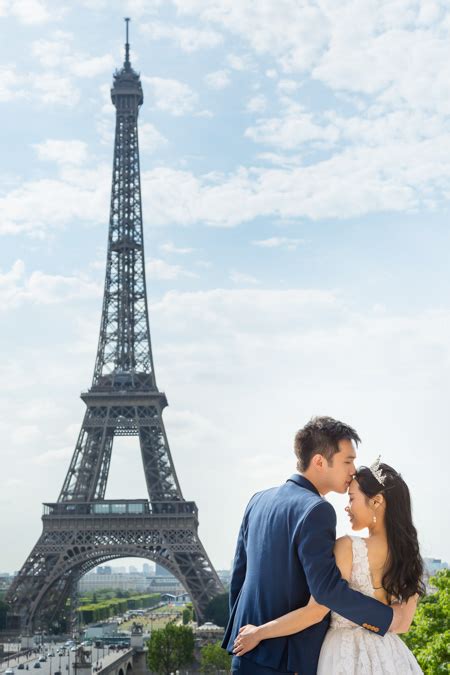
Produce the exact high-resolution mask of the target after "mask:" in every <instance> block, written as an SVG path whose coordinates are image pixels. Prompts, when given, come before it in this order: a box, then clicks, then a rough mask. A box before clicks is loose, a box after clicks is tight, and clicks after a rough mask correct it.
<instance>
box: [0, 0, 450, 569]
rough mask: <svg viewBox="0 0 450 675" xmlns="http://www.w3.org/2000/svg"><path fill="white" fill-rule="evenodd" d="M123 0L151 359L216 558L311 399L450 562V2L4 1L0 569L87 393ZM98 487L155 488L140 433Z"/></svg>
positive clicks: (184, 476)
mask: <svg viewBox="0 0 450 675" xmlns="http://www.w3.org/2000/svg"><path fill="white" fill-rule="evenodd" d="M124 16H130V17H131V19H132V23H131V26H130V42H131V60H132V63H133V66H134V67H135V68H136V69H137V70H138V71H140V73H141V77H142V83H143V88H144V105H143V107H142V109H141V114H140V118H139V124H140V148H141V170H142V195H143V209H144V224H145V245H146V270H147V284H148V297H149V305H150V322H151V331H152V339H153V351H154V359H155V367H156V376H157V381H158V385H159V387H160V389H162V390H164V391H165V392H166V393H167V396H168V400H169V404H170V406H169V408H168V409H167V410H166V412H165V417H164V419H165V423H166V427H167V432H168V435H169V440H170V444H171V449H172V453H173V456H174V460H175V464H176V467H177V471H178V475H179V479H180V482H181V485H182V489H183V492H184V495H185V497H186V498H187V499H195V500H196V501H197V503H198V506H199V509H200V534H201V537H202V539H203V541H204V543H205V546H206V548H207V550H208V552H209V554H210V556H211V558H212V560H213V562H214V564H215V565H216V566H217V567H219V568H222V567H228V566H229V564H230V560H231V558H232V555H233V552H234V542H235V538H236V534H237V530H238V527H239V522H240V518H241V514H242V511H243V508H244V506H245V504H246V502H247V500H248V498H249V497H250V496H251V494H253V492H255V491H256V490H259V489H262V488H264V487H268V486H270V485H273V484H276V483H278V482H281V481H282V480H284V479H285V478H286V477H287V476H288V475H289V474H290V473H291V472H293V470H294V468H295V462H294V458H293V454H292V441H293V436H294V433H295V431H296V429H297V428H298V427H300V426H302V425H303V424H304V423H305V422H306V421H307V420H308V419H309V418H310V417H311V416H312V415H314V414H330V415H333V416H336V417H341V418H343V419H344V420H346V421H348V422H350V423H352V424H353V425H354V426H356V428H357V429H358V431H359V432H360V435H361V436H362V439H363V445H362V447H361V448H360V451H359V459H360V461H361V463H370V462H371V461H373V459H374V458H375V457H376V456H377V454H378V453H379V452H381V453H382V456H383V459H384V460H385V461H386V462H388V463H390V464H392V465H393V466H394V467H395V468H397V469H399V470H401V472H402V473H403V475H404V477H405V479H406V480H407V482H408V483H409V485H410V487H411V491H412V494H413V502H414V514H415V520H416V524H417V527H418V530H419V534H420V539H421V543H422V549H423V553H424V555H434V556H437V557H442V558H444V559H447V560H449V559H450V548H449V542H448V541H445V540H444V538H443V537H442V532H443V530H444V526H446V527H447V529H448V507H447V498H446V497H447V496H446V492H447V490H448V476H449V471H448V455H449V442H448V438H447V436H448V434H447V433H446V424H447V416H448V400H449V394H450V391H449V364H450V353H449V344H450V323H449V317H450V303H449V298H450V274H449V270H448V251H449V250H450V230H449V227H448V211H449V194H450V122H449V112H450V35H449V33H450V10H449V8H448V4H447V3H446V2H433V1H431V0H430V1H425V0H423V1H419V0H417V1H416V0H387V1H386V2H383V1H382V0H377V1H376V2H362V1H356V0H355V1H350V0H343V2H340V3H335V2H332V0H321V1H319V0H304V1H303V2H298V1H297V0H277V2H275V0H265V1H264V2H263V1H261V2H259V3H254V2H250V0H240V2H239V3H236V2H232V0H214V1H213V0H166V1H165V2H162V1H161V2H159V1H158V0H153V1H146V0H130V1H128V2H122V3H119V2H115V1H111V0H110V1H108V2H106V0H79V1H78V2H64V0H63V1H62V2H57V3H56V2H50V1H48V2H45V0H0V26H1V33H2V40H1V41H0V53H1V61H0V63H1V65H0V109H1V119H2V125H1V128H0V135H1V148H2V153H1V160H0V162H1V165H0V176H1V178H2V181H1V192H0V312H1V325H2V330H1V334H0V344H1V347H2V353H3V359H2V363H1V364H0V371H1V379H2V383H3V386H2V389H1V392H0V396H1V398H2V410H3V414H2V416H1V419H0V429H1V432H2V451H1V454H2V461H3V466H4V467H6V471H5V477H4V478H3V480H2V493H1V495H0V503H1V504H2V511H3V513H4V514H5V515H6V516H7V517H6V518H3V519H2V521H3V522H2V526H1V527H2V536H3V537H4V538H5V539H6V540H7V541H8V546H7V547H6V550H4V551H3V552H2V558H1V561H0V568H1V569H5V570H12V569H17V568H18V567H19V566H20V565H21V564H22V562H23V561H24V559H25V557H26V555H27V554H28V553H29V551H30V550H31V547H32V545H33V544H34V542H35V540H36V539H37V537H38V536H39V533H40V527H41V525H40V520H39V515H40V511H41V502H43V501H53V500H55V499H56V498H57V495H58V493H59V490H60V487H61V484H62V481H63V479H64V476H65V472H66V470H67V467H68V465H69V461H70V457H71V454H72V452H73V448H74V445H75V441H76V438H77V435H78V431H79V427H80V424H81V421H82V416H83V413H84V405H83V403H82V402H81V401H80V399H79V393H80V391H82V390H85V389H86V388H87V387H88V386H89V383H90V381H91V377H92V370H93V365H94V358H95V350H96V346H97V337H98V328H99V321H100V310H101V298H102V291H103V278H104V263H105V256H106V241H107V226H108V217H109V192H110V176H111V161H112V143H113V133H114V108H113V106H112V104H111V102H110V99H109V90H110V86H111V80H112V72H113V70H114V68H115V67H118V66H119V67H120V65H121V63H122V61H123V41H124V24H123V17H124ZM108 490H109V491H108V496H109V497H139V496H144V495H145V486H144V479H143V476H142V471H141V465H140V457H139V451H138V448H137V446H136V443H135V439H118V440H117V441H116V443H115V446H114V452H113V460H112V466H111V477H110V484H109V488H108ZM331 500H332V501H333V504H334V505H335V506H336V508H337V510H338V513H339V532H340V533H342V532H345V531H348V525H347V523H346V520H345V516H344V515H343V507H344V505H345V500H344V499H343V498H338V497H332V498H331ZM17 532H20V533H21V536H20V537H18V536H17Z"/></svg>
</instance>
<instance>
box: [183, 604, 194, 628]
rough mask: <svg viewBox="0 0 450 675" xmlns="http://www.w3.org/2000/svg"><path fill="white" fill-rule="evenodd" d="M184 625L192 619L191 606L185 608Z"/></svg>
mask: <svg viewBox="0 0 450 675" xmlns="http://www.w3.org/2000/svg"><path fill="white" fill-rule="evenodd" d="M182 617H183V626H186V625H187V624H188V623H189V621H191V619H192V610H191V609H190V608H189V607H185V608H184V609H183V614H182Z"/></svg>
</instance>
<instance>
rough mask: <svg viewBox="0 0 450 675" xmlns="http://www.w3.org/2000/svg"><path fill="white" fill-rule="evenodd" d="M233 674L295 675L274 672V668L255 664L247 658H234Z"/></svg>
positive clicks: (278, 671) (232, 663) (232, 664)
mask: <svg viewBox="0 0 450 675" xmlns="http://www.w3.org/2000/svg"><path fill="white" fill-rule="evenodd" d="M231 672H232V673H233V675H293V673H292V672H291V671H289V672H287V671H286V670H283V671H280V670H273V668H266V667H265V666H260V665H259V664H257V663H253V662H252V661H249V660H248V659H246V658H245V656H241V657H237V656H233V660H232V661H231Z"/></svg>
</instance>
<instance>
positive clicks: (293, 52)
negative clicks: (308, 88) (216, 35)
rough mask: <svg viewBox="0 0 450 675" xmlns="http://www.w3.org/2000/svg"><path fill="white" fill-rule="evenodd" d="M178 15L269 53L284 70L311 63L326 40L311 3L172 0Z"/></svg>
mask: <svg viewBox="0 0 450 675" xmlns="http://www.w3.org/2000/svg"><path fill="white" fill-rule="evenodd" d="M174 4H175V5H176V7H177V8H178V10H179V11H180V12H185V13H186V14H196V15H198V16H199V17H200V19H201V20H203V21H205V22H208V23H213V24H215V25H218V26H220V27H222V28H224V29H226V30H227V31H229V32H230V33H232V34H235V35H238V36H239V37H241V38H242V39H243V40H244V41H246V42H247V43H248V44H249V46H250V47H251V49H253V51H254V52H255V53H256V54H257V55H265V54H270V55H271V56H273V57H274V58H275V59H277V60H278V62H279V63H280V66H281V67H282V68H283V69H284V70H286V71H289V70H292V69H296V70H306V69H307V68H310V67H311V66H312V64H314V63H315V61H316V59H317V58H318V56H319V55H320V53H321V52H322V50H323V48H324V46H325V44H326V41H327V37H328V30H329V26H328V20H327V19H328V17H327V16H326V12H325V11H324V10H323V9H321V8H319V7H318V6H317V4H316V3H315V2H312V1H311V0H309V1H307V2H304V3H301V4H299V3H298V2H297V1H296V0H280V1H279V2H277V3H260V4H256V5H255V3H254V2H253V0H241V1H240V2H239V3H237V2H234V3H232V2H230V1H229V0H189V3H188V4H186V3H185V1H184V0H174Z"/></svg>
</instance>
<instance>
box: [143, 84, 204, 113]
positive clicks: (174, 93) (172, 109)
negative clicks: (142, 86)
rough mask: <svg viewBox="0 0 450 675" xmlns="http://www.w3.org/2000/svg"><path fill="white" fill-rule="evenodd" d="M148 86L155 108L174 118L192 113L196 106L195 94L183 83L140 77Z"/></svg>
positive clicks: (196, 97)
mask: <svg viewBox="0 0 450 675" xmlns="http://www.w3.org/2000/svg"><path fill="white" fill-rule="evenodd" d="M142 80H143V81H144V82H145V83H146V84H148V85H150V87H151V90H152V94H153V97H154V101H155V105H156V108H158V109H159V110H163V111H164V112H168V113H169V114H171V115H174V116H175V117H178V116H181V115H185V114H186V113H189V112H192V111H193V110H194V108H195V107H196V105H197V101H198V96H197V94H196V93H195V92H194V91H193V90H192V89H191V87H189V85H187V84H186V83H184V82H179V81H178V80H173V79H169V78H162V77H146V76H144V77H142Z"/></svg>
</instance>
